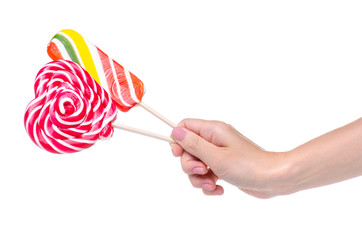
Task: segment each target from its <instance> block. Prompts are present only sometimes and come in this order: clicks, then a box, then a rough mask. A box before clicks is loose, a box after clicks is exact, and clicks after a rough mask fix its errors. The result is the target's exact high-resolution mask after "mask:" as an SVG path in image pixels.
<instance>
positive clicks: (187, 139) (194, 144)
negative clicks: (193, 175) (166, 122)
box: [172, 127, 219, 169]
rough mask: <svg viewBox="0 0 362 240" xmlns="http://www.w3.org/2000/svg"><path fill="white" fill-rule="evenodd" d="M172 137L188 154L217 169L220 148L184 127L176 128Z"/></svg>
mask: <svg viewBox="0 0 362 240" xmlns="http://www.w3.org/2000/svg"><path fill="white" fill-rule="evenodd" d="M172 137H173V138H174V139H175V140H176V142H177V143H178V144H179V145H180V146H181V147H182V148H183V149H184V150H185V151H186V152H188V153H190V154H191V155H193V156H195V157H196V158H198V159H202V161H203V162H204V163H205V164H207V165H208V166H210V167H211V168H212V169H214V168H216V167H217V166H216V162H215V159H218V154H219V152H218V151H217V150H218V147H217V146H215V145H214V144H212V143H210V142H208V141H207V140H205V139H204V138H202V137H200V136H199V135H197V134H196V133H194V132H191V131H189V130H187V129H185V128H182V127H176V128H174V129H173V130H172Z"/></svg>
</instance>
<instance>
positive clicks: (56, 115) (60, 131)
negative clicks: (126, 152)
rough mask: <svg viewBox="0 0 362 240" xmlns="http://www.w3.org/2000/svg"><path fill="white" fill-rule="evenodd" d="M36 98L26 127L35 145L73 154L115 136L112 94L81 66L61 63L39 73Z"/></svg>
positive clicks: (53, 151)
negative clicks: (98, 141) (99, 140)
mask: <svg viewBox="0 0 362 240" xmlns="http://www.w3.org/2000/svg"><path fill="white" fill-rule="evenodd" d="M34 91H35V99H33V100H32V101H31V102H30V103H29V104H28V106H27V108H26V111H25V116H24V125H25V129H26V131H27V133H28V134H29V136H30V138H31V139H32V140H33V142H34V143H35V144H36V145H38V146H39V147H40V148H42V149H45V150H47V151H49V152H52V153H72V152H78V151H81V150H83V149H86V148H89V147H91V146H92V145H93V144H95V143H96V141H97V140H98V139H106V138H110V137H111V136H112V135H113V131H114V130H113V127H112V126H111V123H112V122H113V121H114V120H115V119H116V116H117V107H116V105H115V104H114V102H113V101H112V100H111V99H110V97H109V94H108V93H107V92H106V91H105V90H104V89H103V88H102V87H101V86H100V85H99V84H98V83H97V82H96V81H95V80H94V79H93V78H92V77H91V76H90V74H89V73H88V72H87V71H85V70H84V69H83V68H82V67H80V66H79V65H78V64H76V63H74V62H71V61H67V60H60V61H54V62H50V63H48V64H46V65H45V66H44V67H43V68H42V69H40V71H39V72H38V74H37V76H36V79H35V85H34Z"/></svg>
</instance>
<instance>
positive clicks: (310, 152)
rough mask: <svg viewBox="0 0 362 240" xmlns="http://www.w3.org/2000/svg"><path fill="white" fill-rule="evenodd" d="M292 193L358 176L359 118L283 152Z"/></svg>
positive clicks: (361, 164)
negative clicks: (287, 165)
mask: <svg viewBox="0 0 362 240" xmlns="http://www.w3.org/2000/svg"><path fill="white" fill-rule="evenodd" d="M286 162H287V163H286V164H289V167H288V168H287V169H288V170H289V172H288V173H286V174H287V175H288V179H290V182H291V183H292V185H293V186H291V188H292V190H291V191H293V192H296V191H300V190H303V189H308V188H314V187H319V186H323V185H328V184H331V183H335V182H339V181H343V180H346V179H349V178H353V177H357V176H360V175H362V118H360V119H358V120H356V121H355V122H352V123H350V124H348V125H346V126H344V127H341V128H339V129H336V130H334V131H331V132H329V133H327V134H324V135H322V136H320V137H318V138H316V139H313V140H312V141H310V142H307V143H305V144H303V145H301V146H299V147H297V148H295V149H293V150H291V151H290V152H287V153H286Z"/></svg>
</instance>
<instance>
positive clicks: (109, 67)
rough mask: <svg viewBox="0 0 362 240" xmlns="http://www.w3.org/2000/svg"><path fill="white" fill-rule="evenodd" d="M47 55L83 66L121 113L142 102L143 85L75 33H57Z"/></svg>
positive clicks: (66, 31) (64, 31)
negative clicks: (106, 92)
mask: <svg viewBox="0 0 362 240" xmlns="http://www.w3.org/2000/svg"><path fill="white" fill-rule="evenodd" d="M47 52H48V55H49V57H50V58H51V59H53V60H61V59H65V60H71V61H73V62H75V63H77V64H79V65H80V66H82V67H83V68H84V69H85V70H86V71H88V72H89V73H90V74H91V76H92V77H93V78H94V79H95V80H96V81H97V82H98V83H99V84H100V85H101V86H102V87H104V88H105V89H107V90H108V92H109V94H110V95H111V97H112V99H113V101H114V102H115V103H116V105H117V107H118V108H119V109H120V110H121V111H123V112H127V111H128V110H130V109H131V108H132V107H133V106H135V105H136V104H137V103H139V102H141V100H142V97H143V95H144V85H143V82H142V81H141V80H140V79H139V78H137V77H136V76H135V75H134V74H133V73H131V72H130V71H128V70H127V69H125V68H124V67H123V66H122V65H120V64H119V63H117V62H116V61H114V60H113V59H112V58H110V57H109V56H108V55H107V54H105V53H104V52H103V51H102V50H100V49H99V48H98V47H97V46H95V45H93V44H92V43H90V42H89V41H87V40H86V39H84V38H83V37H82V35H80V34H79V33H77V32H76V31H74V30H70V29H65V30H62V31H60V32H58V33H57V34H56V35H55V36H54V37H53V38H52V39H51V41H50V42H49V44H48V47H47Z"/></svg>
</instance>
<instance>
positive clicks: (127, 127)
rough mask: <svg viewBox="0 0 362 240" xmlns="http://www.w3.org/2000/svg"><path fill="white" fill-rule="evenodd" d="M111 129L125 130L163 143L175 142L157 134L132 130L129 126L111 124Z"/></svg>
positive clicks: (136, 129)
mask: <svg viewBox="0 0 362 240" xmlns="http://www.w3.org/2000/svg"><path fill="white" fill-rule="evenodd" d="M112 127H114V128H118V129H122V130H126V131H129V132H133V133H137V134H141V135H144V136H147V137H152V138H156V139H159V140H163V141H166V142H169V143H172V142H175V141H174V140H173V139H172V138H171V137H166V136H162V135H159V134H157V133H153V132H148V131H145V130H142V129H138V128H133V127H130V126H125V125H122V124H119V123H112Z"/></svg>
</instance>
